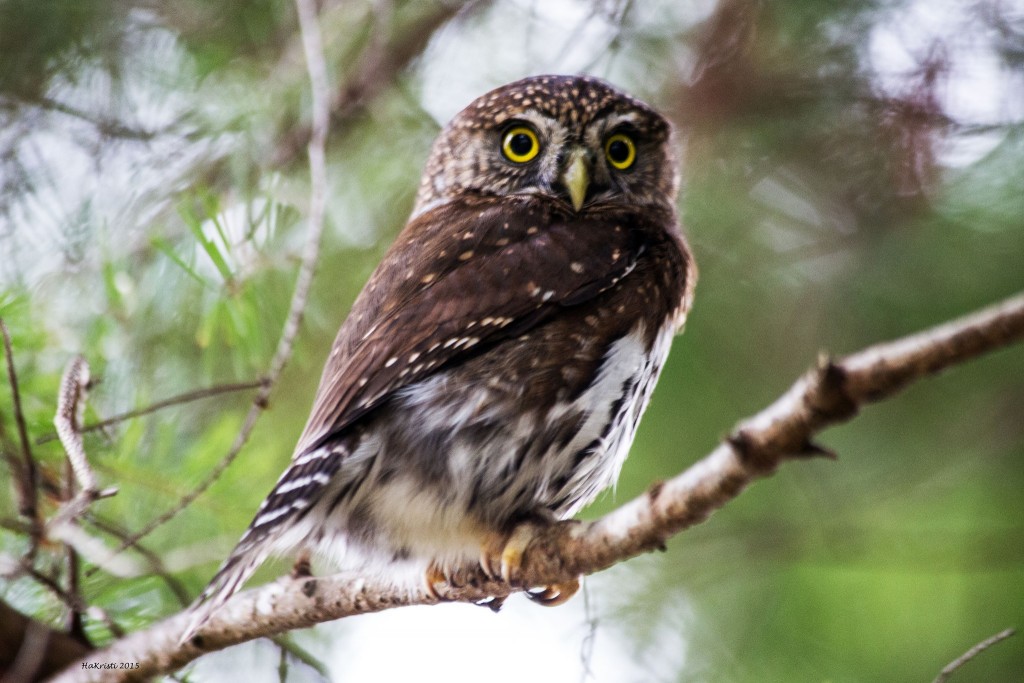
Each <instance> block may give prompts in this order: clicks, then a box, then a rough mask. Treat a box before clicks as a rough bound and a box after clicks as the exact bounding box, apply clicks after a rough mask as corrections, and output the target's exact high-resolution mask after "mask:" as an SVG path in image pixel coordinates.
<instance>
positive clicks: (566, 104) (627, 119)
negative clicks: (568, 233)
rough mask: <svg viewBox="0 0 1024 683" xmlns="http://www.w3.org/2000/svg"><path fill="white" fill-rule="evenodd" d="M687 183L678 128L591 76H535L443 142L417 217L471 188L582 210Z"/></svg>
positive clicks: (487, 102) (640, 202) (653, 199)
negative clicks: (681, 177)
mask: <svg viewBox="0 0 1024 683" xmlns="http://www.w3.org/2000/svg"><path fill="white" fill-rule="evenodd" d="M677 189H678V174H677V170H676V164H675V155H674V153H673V135H672V126H671V124H670V123H669V122H668V120H667V119H666V118H665V117H663V116H662V115H660V114H659V113H658V112H656V111H655V110H654V109H652V108H651V107H650V106H648V105H647V104H644V103H643V102H641V101H639V100H637V99H634V98H633V97H630V96H629V95H627V94H625V93H623V92H621V91H619V90H616V89H615V88H613V87H612V86H610V85H608V84H607V83H605V82H603V81H601V80H598V79H596V78H589V77H586V76H534V77H531V78H525V79H523V80H520V81H516V82H514V83H510V84H508V85H504V86H502V87H500V88H497V89H495V90H492V91H491V92H489V93H487V94H485V95H483V96H481V97H479V98H478V99H476V100H475V101H474V102H472V103H471V104H470V105H469V106H468V107H466V108H465V109H463V110H462V111H461V112H459V114H457V115H456V116H455V118H453V119H452V121H451V122H450V123H449V124H448V125H447V126H445V128H444V130H442V131H441V134H440V135H439V136H438V138H437V140H436V141H435V142H434V146H433V148H432V150H431V154H430V158H429V160H428V162H427V167H426V171H425V172H424V174H423V179H422V182H421V183H420V188H419V192H418V194H417V197H416V207H415V209H414V212H413V213H414V215H416V214H419V213H421V212H423V211H426V210H427V209H430V208H433V207H435V206H438V205H440V204H443V203H445V202H448V201H451V200H452V199H455V198H458V197H464V196H466V195H473V194H476V195H490V196H508V195H540V196H544V197H549V198H552V199H554V200H556V201H560V202H563V203H564V204H565V206H566V209H567V210H571V211H575V212H583V211H600V210H601V209H602V208H605V207H610V206H614V207H620V208H621V207H622V206H633V207H637V208H640V207H646V206H650V205H657V206H658V207H660V208H663V209H668V210H670V211H671V210H672V207H673V206H674V204H675V198H676V193H677Z"/></svg>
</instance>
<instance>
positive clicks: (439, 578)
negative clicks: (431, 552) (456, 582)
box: [423, 562, 449, 602]
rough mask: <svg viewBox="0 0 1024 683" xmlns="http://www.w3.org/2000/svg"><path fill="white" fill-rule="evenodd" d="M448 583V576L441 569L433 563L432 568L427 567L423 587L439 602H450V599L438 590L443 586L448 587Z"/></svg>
mask: <svg viewBox="0 0 1024 683" xmlns="http://www.w3.org/2000/svg"><path fill="white" fill-rule="evenodd" d="M448 583H449V581H448V575H447V574H445V573H444V571H443V570H442V569H441V567H439V566H438V565H437V564H435V563H433V562H431V563H430V566H428V567H427V571H426V573H425V574H424V575H423V587H424V588H425V589H426V591H427V594H428V595H430V596H431V597H432V598H434V599H436V600H438V601H439V602H448V598H447V597H445V595H444V594H443V593H441V591H439V590H438V586H440V585H442V584H444V585H447V584H448Z"/></svg>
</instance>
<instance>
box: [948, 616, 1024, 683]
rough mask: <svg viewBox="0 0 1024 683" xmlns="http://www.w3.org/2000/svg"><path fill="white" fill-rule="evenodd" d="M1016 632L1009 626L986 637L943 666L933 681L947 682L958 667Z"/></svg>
mask: <svg viewBox="0 0 1024 683" xmlns="http://www.w3.org/2000/svg"><path fill="white" fill-rule="evenodd" d="M1015 633H1016V631H1014V630H1013V629H1012V628H1008V629H1006V630H1005V631H1000V632H999V633H997V634H995V635H994V636H992V637H990V638H986V639H985V640H983V641H981V642H980V643H978V644H977V645H975V646H974V647H972V648H971V649H970V650H968V651H967V652H965V653H963V654H962V655H960V656H959V657H957V658H956V659H954V660H953V661H952V662H950V663H949V664H947V665H946V666H945V667H943V669H942V671H940V672H939V675H938V676H936V677H935V680H934V681H933V682H932V683H946V681H947V680H948V679H949V677H950V676H951V675H953V672H955V671H956V670H957V669H959V668H960V667H962V666H963V665H964V664H966V663H967V662H969V661H971V660H972V659H974V658H975V657H977V656H978V655H979V654H981V653H982V652H984V651H985V650H987V649H989V648H990V647H992V646H993V645H995V644H996V643H999V642H1002V641H1004V640H1006V639H1007V638H1009V637H1010V636H1012V635H1013V634H1015Z"/></svg>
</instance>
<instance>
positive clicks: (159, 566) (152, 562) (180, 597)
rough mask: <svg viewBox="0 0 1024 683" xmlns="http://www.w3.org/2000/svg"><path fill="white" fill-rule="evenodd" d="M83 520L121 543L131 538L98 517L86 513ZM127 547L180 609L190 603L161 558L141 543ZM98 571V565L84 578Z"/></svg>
mask: <svg viewBox="0 0 1024 683" xmlns="http://www.w3.org/2000/svg"><path fill="white" fill-rule="evenodd" d="M85 519H86V520H87V521H88V522H90V523H91V524H93V525H95V526H96V528H97V529H99V530H100V531H104V532H106V533H108V534H110V535H111V536H113V537H115V538H117V539H118V540H120V541H122V542H126V541H128V540H129V538H130V536H131V534H130V533H129V532H128V531H127V530H126V529H123V528H121V527H119V526H118V525H117V524H115V523H114V522H111V521H109V520H106V519H103V518H102V517H99V516H98V515H95V514H92V513H86V517H85ZM129 547H130V548H131V549H132V550H134V551H135V552H137V553H138V554H139V555H141V556H142V558H143V559H144V560H146V563H147V564H148V565H149V571H150V573H151V574H153V575H154V576H158V577H160V578H161V579H163V582H164V583H165V584H167V588H168V589H170V591H171V593H173V594H174V597H175V598H176V599H177V601H178V604H180V605H181V606H182V607H186V606H188V604H189V603H190V602H191V601H192V598H191V597H190V596H189V593H188V590H187V589H186V588H185V584H183V583H182V582H181V581H179V580H178V579H177V578H175V577H174V576H173V575H172V574H171V572H170V571H169V570H168V569H167V567H166V566H164V561H163V558H161V557H160V555H159V554H157V553H155V552H153V551H152V550H150V549H149V548H147V547H145V546H144V545H142V544H141V543H131V544H129ZM99 569H100V567H99V565H97V566H96V567H92V568H90V569H89V570H88V571H86V573H85V575H86V577H89V576H92V575H93V574H95V573H96V572H97V571H98V570H99Z"/></svg>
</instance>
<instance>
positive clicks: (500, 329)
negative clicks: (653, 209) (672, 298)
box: [295, 197, 664, 457]
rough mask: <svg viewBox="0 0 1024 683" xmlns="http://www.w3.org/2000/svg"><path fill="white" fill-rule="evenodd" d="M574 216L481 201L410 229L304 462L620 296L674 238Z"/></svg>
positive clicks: (359, 307) (605, 218)
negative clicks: (411, 395)
mask: <svg viewBox="0 0 1024 683" xmlns="http://www.w3.org/2000/svg"><path fill="white" fill-rule="evenodd" d="M510 204H511V206H510ZM567 217H568V215H567V214H566V213H564V211H563V209H562V207H561V206H559V204H558V203H555V202H551V201H541V200H538V199H535V198H533V197H521V198H516V199H515V200H514V202H513V201H510V200H509V199H508V198H502V199H500V200H499V199H498V198H490V197H474V198H468V199H465V200H461V201H455V202H451V203H449V204H445V205H442V206H440V207H438V208H436V209H433V210H432V211H428V212H427V213H425V214H422V215H421V216H419V217H418V218H417V219H416V220H414V221H413V222H412V223H410V224H409V226H408V227H407V228H406V229H405V231H404V232H403V233H402V234H401V235H400V236H399V238H398V240H397V241H396V243H395V244H394V246H393V247H392V248H391V250H390V251H389V253H388V255H387V256H386V257H385V258H384V260H383V262H382V265H381V267H380V268H378V270H377V271H376V272H375V273H374V275H373V276H372V277H371V279H370V282H369V283H368V285H367V286H366V288H365V289H364V290H363V293H362V295H361V296H360V297H359V299H358V300H357V301H356V303H355V304H354V306H353V307H352V311H351V313H350V314H349V317H348V319H347V320H346V322H345V324H344V325H343V326H342V328H341V330H340V331H339V333H338V336H337V338H336V340H335V342H334V346H333V349H332V352H331V358H330V360H329V361H328V363H327V366H326V368H325V369H324V373H323V377H322V378H321V383H320V389H319V391H318V392H317V397H316V400H315V402H314V407H313V411H312V414H311V416H310V419H309V421H308V423H307V425H306V429H305V431H304V432H303V435H302V438H300V440H299V444H298V446H297V448H296V451H295V453H296V456H297V457H298V456H300V455H301V454H302V453H304V452H306V451H309V450H310V449H312V448H315V447H316V446H317V445H319V444H320V443H321V442H322V441H323V440H324V439H325V438H327V437H329V436H331V435H333V434H336V433H338V432H339V431H341V430H343V429H345V428H346V427H347V426H349V425H351V424H352V423H353V422H354V421H355V420H357V419H359V417H360V416H362V415H364V414H366V413H367V412H368V411H370V410H372V409H373V408H374V407H375V406H377V405H380V403H381V402H382V401H384V400H386V399H387V397H388V396H390V395H392V394H393V393H394V392H395V391H396V390H398V389H400V388H401V387H403V386H406V385H408V384H411V383H413V382H415V381H418V380H419V379H422V378H423V377H424V376H426V375H428V374H430V373H432V372H434V371H436V370H437V369H439V368H441V367H443V366H444V365H446V364H448V363H451V362H453V361H456V360H457V359H460V358H463V357H466V356H469V355H475V354H476V353H479V352H480V351H481V350H482V349H484V348H486V347H488V346H490V345H493V344H494V343H496V342H498V341H500V340H503V339H507V338H510V337H513V336H516V335H520V334H523V333H525V332H527V331H529V330H530V329H531V328H533V327H534V326H537V325H540V324H542V323H543V322H544V321H545V320H546V319H548V318H549V317H550V316H551V314H552V313H553V312H554V311H556V310H557V309H559V308H560V307H564V306H572V305H578V304H580V303H582V302H584V301H587V300H588V299H590V298H592V297H594V296H595V295H597V294H598V293H600V292H602V291H604V290H605V289H607V288H609V287H612V286H614V285H615V284H616V283H617V282H618V281H619V280H620V279H621V278H622V277H623V276H625V275H627V274H628V273H629V271H630V270H631V269H632V268H634V267H635V265H636V262H637V259H638V258H639V257H640V255H641V253H642V251H643V249H644V244H645V241H646V240H647V239H648V234H659V233H663V232H664V231H663V229H662V228H660V227H658V228H657V229H655V226H654V225H643V224H638V220H637V216H636V214H627V213H624V212H618V211H607V212H596V213H592V214H589V215H588V216H587V217H586V218H585V219H583V220H581V217H579V216H574V217H573V220H572V221H571V222H569V221H567ZM581 223H582V224H581ZM461 226H465V228H464V229H463V228H462V227H461ZM425 255H429V256H426V257H425Z"/></svg>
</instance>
